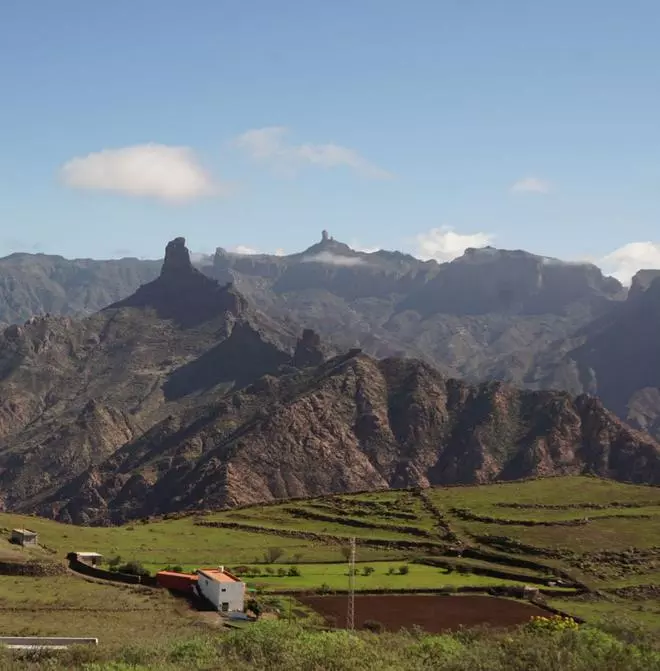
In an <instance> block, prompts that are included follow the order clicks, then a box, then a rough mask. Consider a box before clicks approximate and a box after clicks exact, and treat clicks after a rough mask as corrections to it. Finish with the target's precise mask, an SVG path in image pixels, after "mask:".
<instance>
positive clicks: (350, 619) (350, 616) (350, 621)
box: [346, 537, 355, 631]
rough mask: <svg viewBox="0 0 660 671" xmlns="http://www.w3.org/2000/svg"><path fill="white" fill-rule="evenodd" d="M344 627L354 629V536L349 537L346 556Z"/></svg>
mask: <svg viewBox="0 0 660 671" xmlns="http://www.w3.org/2000/svg"><path fill="white" fill-rule="evenodd" d="M346 629H348V630H349V631H354V630H355V537H353V538H351V554H350V555H349V557H348V613H347V614H346Z"/></svg>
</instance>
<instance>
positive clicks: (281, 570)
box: [277, 566, 287, 578]
mask: <svg viewBox="0 0 660 671" xmlns="http://www.w3.org/2000/svg"><path fill="white" fill-rule="evenodd" d="M286 574H287V571H286V569H285V568H284V566H280V567H279V568H278V569H277V575H278V576H279V577H280V578H284V577H285V576H286Z"/></svg>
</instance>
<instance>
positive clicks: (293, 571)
mask: <svg viewBox="0 0 660 671" xmlns="http://www.w3.org/2000/svg"><path fill="white" fill-rule="evenodd" d="M287 575H288V576H289V577H291V578H297V577H298V576H299V575H300V569H299V568H298V567H297V566H291V567H290V568H289V570H288V571H287Z"/></svg>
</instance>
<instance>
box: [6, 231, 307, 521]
mask: <svg viewBox="0 0 660 671" xmlns="http://www.w3.org/2000/svg"><path fill="white" fill-rule="evenodd" d="M293 341H294V337H293V335H292V334H288V333H287V332H285V331H284V330H283V329H281V328H279V327H277V325H274V324H272V322H270V320H268V318H266V317H265V316H263V315H261V314H260V313H258V312H256V311H253V310H251V309H250V308H249V306H248V305H247V302H246V300H245V299H244V298H243V297H242V296H241V295H240V294H239V293H238V292H237V291H236V290H235V289H234V288H233V287H221V286H219V285H218V283H217V282H216V281H214V280H212V279H210V278H208V277H206V276H205V275H203V274H202V273H200V272H199V271H198V270H196V269H195V268H194V267H193V266H192V265H191V263H190V257H189V254H188V250H187V249H186V248H185V244H184V241H183V239H182V238H179V239H177V240H174V241H172V242H171V243H170V244H169V245H168V247H167V252H166V255H165V262H164V263H163V269H162V271H161V274H160V276H159V277H158V278H157V279H155V280H154V281H152V282H149V283H148V284H146V285H144V286H142V287H141V288H140V289H138V291H137V292H136V293H135V294H133V295H132V296H130V297H129V298H127V299H125V300H124V301H121V302H120V303H115V304H113V305H112V306H110V307H109V308H107V309H105V310H104V311H102V312H101V313H97V314H95V315H93V316H90V317H87V318H85V319H81V320H76V319H72V318H69V317H50V316H43V317H34V318H31V319H30V320H28V321H27V322H25V324H23V325H22V326H17V325H12V326H10V327H8V328H7V329H5V331H4V332H3V333H2V334H0V500H2V505H3V506H4V507H5V508H7V509H13V508H15V507H16V506H17V505H24V504H30V502H34V501H37V500H40V498H41V497H43V495H44V493H45V492H48V491H52V490H53V489H57V488H59V487H61V486H62V485H63V484H65V483H66V482H68V481H70V480H71V479H72V478H75V477H77V476H78V475H79V474H80V473H82V472H84V471H85V470H86V469H88V468H93V467H95V466H96V465H97V464H99V463H102V462H103V461H105V460H106V459H107V458H108V457H110V456H111V455H112V454H114V453H115V451H116V450H117V449H119V448H121V447H122V446H123V445H125V444H128V443H131V442H132V441H134V440H135V439H136V438H137V437H139V436H140V435H142V434H143V433H144V432H145V431H146V430H147V429H149V428H150V427H151V426H153V425H154V424H155V423H157V422H159V421H160V420H161V419H162V418H163V417H164V416H167V415H168V414H169V413H170V412H172V411H174V412H178V410H179V409H180V406H185V405H186V404H189V403H193V404H194V403H195V399H196V398H197V397H198V396H200V395H202V394H210V395H218V396H222V395H223V394H225V393H227V392H229V391H231V390H232V389H234V388H239V387H242V386H245V385H248V384H250V383H251V382H253V381H254V380H256V379H258V378H260V377H262V376H263V375H264V374H265V373H269V372H271V373H272V372H275V371H277V370H278V368H279V367H280V366H281V365H284V364H287V363H289V362H290V360H291V350H290V345H291V344H292V343H293ZM30 505H31V504H30Z"/></svg>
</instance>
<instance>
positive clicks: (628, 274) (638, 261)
mask: <svg viewBox="0 0 660 671" xmlns="http://www.w3.org/2000/svg"><path fill="white" fill-rule="evenodd" d="M596 265H597V266H599V267H600V268H601V270H602V271H603V272H604V273H605V274H606V275H611V276H612V277H616V279H617V280H619V282H621V283H622V284H625V285H629V284H630V280H631V279H632V276H633V275H634V274H635V273H636V272H637V271H638V270H642V269H651V268H653V269H655V268H660V243H657V242H629V243H628V244H627V245H623V247H619V248H618V249H615V250H614V251H613V252H611V253H610V254H607V255H606V256H604V257H602V258H601V259H599V260H597V261H596Z"/></svg>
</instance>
